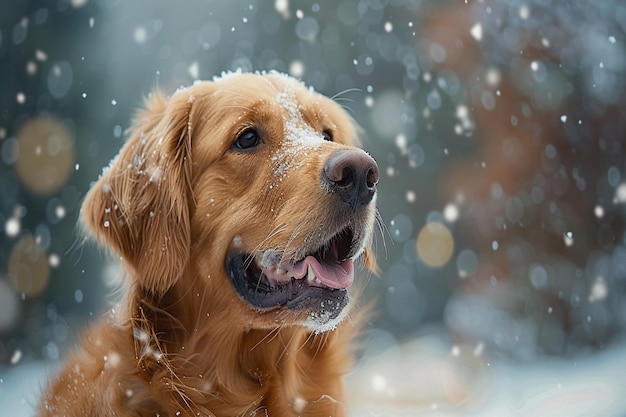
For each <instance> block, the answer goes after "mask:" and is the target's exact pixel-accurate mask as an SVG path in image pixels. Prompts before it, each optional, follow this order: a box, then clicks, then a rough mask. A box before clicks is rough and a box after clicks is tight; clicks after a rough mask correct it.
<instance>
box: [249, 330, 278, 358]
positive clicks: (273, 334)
mask: <svg viewBox="0 0 626 417" xmlns="http://www.w3.org/2000/svg"><path fill="white" fill-rule="evenodd" d="M279 332H280V327H274V328H273V329H272V330H270V331H269V332H267V334H266V335H265V336H263V337H262V338H261V340H259V341H258V342H256V343H255V344H254V346H252V347H251V348H250V350H249V351H250V352H252V351H253V350H254V349H256V348H257V347H259V346H260V345H261V344H262V343H263V342H265V341H267V342H271V341H272V340H274V338H275V337H276V336H278V333H279Z"/></svg>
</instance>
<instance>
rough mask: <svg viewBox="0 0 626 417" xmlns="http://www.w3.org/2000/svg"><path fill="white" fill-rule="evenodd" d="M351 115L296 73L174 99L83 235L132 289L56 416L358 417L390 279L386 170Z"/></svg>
mask: <svg viewBox="0 0 626 417" xmlns="http://www.w3.org/2000/svg"><path fill="white" fill-rule="evenodd" d="M357 133H358V128H357V127H356V126H355V124H354V123H353V121H352V119H351V118H350V117H349V116H347V114H346V113H345V112H344V110H343V109H342V108H341V107H340V106H339V105H337V104H336V103H335V102H334V101H332V100H331V99H329V98H326V97H324V96H322V95H320V94H318V93H316V92H314V91H313V90H311V89H308V88H306V87H305V86H304V85H303V84H302V83H301V82H300V81H297V80H295V79H293V78H290V77H289V76H286V75H282V74H278V73H267V74H224V75H223V76H222V77H220V78H217V79H215V80H213V81H209V82H199V83H196V84H194V85H193V86H191V87H189V88H186V89H182V90H179V91H177V92H176V93H175V94H174V95H173V96H172V97H171V98H170V99H169V100H167V99H165V97H164V96H163V94H161V93H159V92H156V93H154V94H153V95H152V97H151V98H150V99H148V100H147V103H146V109H145V110H144V111H142V112H140V113H139V114H138V116H137V117H136V120H135V122H134V125H133V128H132V131H131V134H130V138H129V140H128V142H127V143H126V144H125V145H124V147H123V148H122V149H121V151H120V153H119V155H118V156H117V157H116V158H115V159H114V160H113V161H112V163H111V165H110V167H109V168H108V169H107V170H105V171H104V173H103V174H102V176H101V177H100V178H99V180H98V181H97V182H96V183H95V185H94V186H93V187H92V189H91V190H90V191H89V193H88V194H87V196H86V199H85V201H84V204H83V207H82V214H81V215H82V220H83V223H84V224H85V226H86V227H87V228H88V229H89V230H90V231H91V232H92V233H93V235H95V237H96V238H97V239H98V240H99V241H100V242H103V243H104V244H105V245H106V246H108V247H109V248H110V249H112V251H113V252H114V253H115V254H116V255H117V256H119V259H120V260H121V261H122V263H123V265H124V266H125V269H126V270H127V276H126V277H125V280H124V297H123V300H122V301H121V303H120V305H119V306H118V307H117V308H116V309H115V310H113V312H112V313H111V314H110V315H108V316H106V317H105V318H103V319H102V320H101V321H100V322H99V323H98V324H96V325H93V326H91V327H90V328H88V329H87V331H86V334H85V335H84V336H83V338H82V344H81V347H80V349H79V350H77V351H76V352H74V353H73V354H71V355H70V356H69V357H68V358H67V359H66V362H65V364H64V366H63V367H62V369H61V370H60V373H59V374H58V376H56V378H55V379H54V380H53V381H51V382H50V384H49V386H48V387H47V389H46V390H45V392H44V394H43V397H42V400H41V403H40V406H39V414H40V415H44V416H254V415H257V416H259V415H262V416H265V415H270V416H272V417H280V416H296V415H298V416H342V415H345V413H346V411H345V404H344V403H345V401H344V397H343V393H342V376H343V375H344V374H345V373H346V372H347V371H348V370H349V367H350V364H351V349H350V347H351V340H352V338H353V335H354V333H355V330H354V328H355V326H354V324H353V323H352V322H351V320H345V321H344V318H345V317H346V316H347V315H348V311H349V307H348V299H349V297H348V292H347V288H348V287H349V286H350V285H351V284H352V282H353V279H354V269H355V267H354V264H355V261H357V260H360V261H361V262H362V264H364V265H365V266H366V267H368V268H370V269H372V268H374V260H373V257H372V251H371V237H372V229H373V227H374V221H375V213H376V209H375V199H376V198H375V197H376V184H377V182H378V179H379V173H378V167H377V165H376V162H375V161H374V160H373V159H372V158H371V157H370V156H369V155H368V154H367V153H365V152H364V151H363V150H361V149H358V148H356V147H354V146H355V144H356V141H357Z"/></svg>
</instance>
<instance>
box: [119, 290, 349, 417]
mask: <svg viewBox="0 0 626 417" xmlns="http://www.w3.org/2000/svg"><path fill="white" fill-rule="evenodd" d="M205 290H206V288H205V287H204V286H203V285H202V283H201V282H199V281H196V283H195V284H194V285H192V286H191V287H190V288H182V287H181V286H174V287H173V288H172V289H171V290H170V291H168V293H167V294H165V295H164V296H162V297H155V296H152V295H150V294H148V293H146V292H145V291H141V290H140V289H137V290H136V291H135V296H134V297H133V298H132V299H131V300H130V305H129V307H130V311H131V312H132V319H131V323H132V327H133V337H134V343H135V349H136V352H137V356H138V358H139V359H140V360H139V368H140V369H141V370H142V371H143V372H142V377H143V378H144V379H145V380H146V381H150V384H151V385H152V389H155V388H157V387H155V381H160V383H161V384H164V385H163V386H162V387H161V388H160V389H157V390H156V392H155V394H157V395H159V396H160V397H161V396H166V395H167V393H168V392H169V394H170V395H171V400H170V401H171V402H175V403H178V404H177V405H180V406H181V407H188V408H189V410H190V411H191V410H193V411H196V410H197V412H201V413H202V412H210V413H213V414H215V415H247V414H250V415H254V414H255V413H254V411H255V410H268V411H269V410H271V409H273V408H280V409H283V410H285V411H292V412H293V413H294V415H296V414H300V415H321V414H319V413H320V412H321V413H325V414H326V415H342V411H341V410H343V408H344V406H343V405H342V404H337V403H336V401H335V398H342V397H343V395H341V391H342V377H343V375H344V374H345V373H346V372H347V371H348V370H349V368H350V365H351V357H350V353H349V351H350V349H349V346H348V345H349V344H350V342H351V339H352V334H353V333H354V330H351V329H344V328H342V327H351V326H340V328H339V329H337V330H335V331H333V332H328V333H323V334H314V333H313V332H312V331H311V330H309V329H306V328H304V327H301V326H291V327H276V328H274V329H253V328H249V326H248V327H247V326H246V325H245V324H244V323H240V324H239V326H238V327H237V326H233V324H232V323H237V320H233V318H232V317H224V316H223V314H225V313H222V312H226V311H232V310H231V309H225V308H221V306H220V305H206V304H205V303H204V302H203V299H204V297H203V294H204V291H205ZM222 302H231V301H229V300H223V301H222ZM190 312H194V313H196V314H195V315H194V316H190V315H189V314H190ZM174 370H175V371H174ZM329 375H330V377H329ZM322 376H323V377H322ZM156 385H158V384H156ZM158 391H161V392H160V393H159V392H158ZM181 393H184V395H183V394H181ZM190 393H193V394H194V395H191V396H190ZM161 398H163V397H161ZM327 411H328V412H327ZM269 414H270V415H272V413H271V412H270V413H269Z"/></svg>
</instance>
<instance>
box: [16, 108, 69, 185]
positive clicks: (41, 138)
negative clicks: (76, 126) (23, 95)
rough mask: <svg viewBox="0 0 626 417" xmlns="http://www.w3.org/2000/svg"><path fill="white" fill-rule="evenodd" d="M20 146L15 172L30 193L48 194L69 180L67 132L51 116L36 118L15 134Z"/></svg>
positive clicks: (61, 124) (63, 126) (60, 123)
mask: <svg viewBox="0 0 626 417" xmlns="http://www.w3.org/2000/svg"><path fill="white" fill-rule="evenodd" d="M17 140H18V145H19V148H18V149H19V150H18V155H17V160H16V161H15V171H16V172H17V175H18V177H19V179H20V181H21V182H22V184H23V185H24V186H25V187H26V188H28V189H29V190H30V191H31V192H33V193H35V194H39V195H50V194H53V193H55V192H56V191H58V190H59V189H60V188H61V187H62V186H63V185H64V184H65V182H66V181H67V179H68V178H69V176H70V174H71V172H72V167H73V166H74V141H73V139H72V135H71V133H70V131H69V130H68V129H67V127H65V125H64V124H63V123H62V122H60V121H59V120H57V119H55V118H53V117H51V116H36V117H33V118H31V119H29V120H28V121H26V122H25V123H24V124H23V125H22V127H21V128H20V130H19V131H18V132H17Z"/></svg>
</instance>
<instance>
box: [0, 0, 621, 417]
mask: <svg viewBox="0 0 626 417" xmlns="http://www.w3.org/2000/svg"><path fill="white" fill-rule="evenodd" d="M625 41H626V3H624V2H623V1H620V0H603V1H597V2H596V1H591V0H588V1H582V0H571V1H557V0H524V1H521V0H454V1H434V0H431V1H428V0H341V1H337V2H335V1H322V0H320V1H318V2H313V1H296V0H275V1H274V0H271V1H260V0H246V1H239V0H236V1H217V0H186V1H175V0H152V1H139V0H137V1H121V0H34V1H24V0H16V1H12V2H3V4H2V5H0V80H1V81H0V196H1V197H0V404H2V407H3V410H4V411H7V412H8V413H9V414H7V415H32V414H33V411H32V407H33V404H36V401H37V397H38V394H39V392H40V387H41V385H42V384H43V383H44V381H45V378H46V374H47V372H50V371H54V368H55V365H56V364H57V363H58V361H59V360H60V359H62V358H63V357H64V355H66V354H67V352H68V350H69V349H70V347H71V346H72V345H73V343H74V342H75V340H76V336H77V334H79V333H80V331H81V329H82V328H83V326H85V325H87V324H88V323H90V321H91V320H93V319H94V318H96V317H98V316H100V315H102V314H103V313H104V312H105V311H106V310H107V309H109V308H111V304H110V302H111V297H110V296H109V294H110V292H111V289H110V286H108V285H107V282H108V281H110V280H111V278H112V277H115V276H116V275H117V274H118V266H117V265H116V264H115V263H114V262H112V261H111V260H110V259H109V258H107V256H106V254H105V253H104V251H101V250H98V249H97V248H95V247H94V245H92V244H83V239H82V237H81V235H80V233H79V231H78V229H77V227H76V224H77V218H78V214H79V209H80V204H81V201H82V198H83V196H84V195H85V193H86V191H87V190H88V189H89V186H90V184H91V183H92V182H93V181H94V180H95V179H97V177H98V175H99V174H100V172H101V170H102V167H104V166H106V165H107V164H108V162H109V161H110V160H111V158H112V157H113V156H114V155H115V154H116V152H117V150H118V149H119V148H120V146H121V145H122V144H123V142H124V140H125V129H126V128H127V127H128V126H129V122H130V118H131V117H132V114H133V112H134V110H135V109H136V108H137V106H139V105H141V103H142V98H143V97H145V96H146V95H147V94H149V92H150V91H151V90H152V89H153V88H154V87H155V86H159V87H161V88H162V89H163V90H165V91H166V92H167V93H173V92H174V91H175V90H176V88H178V87H179V86H184V85H189V84H191V83H192V82H193V81H194V80H196V79H211V78H212V77H213V76H216V75H219V74H220V73H221V72H222V71H224V70H242V71H256V70H270V69H275V70H278V71H282V72H286V73H289V74H291V75H293V76H296V77H299V78H301V79H302V80H304V81H305V82H306V83H307V84H309V85H311V86H313V87H314V88H315V89H316V90H317V91H319V92H321V93H323V94H325V95H328V96H334V97H335V100H337V101H338V102H339V103H341V104H342V105H343V106H345V107H346V108H347V109H348V111H349V112H350V113H351V114H352V115H353V116H354V118H355V119H356V120H357V121H358V122H359V123H360V124H361V125H362V126H363V127H364V129H365V131H366V132H367V134H366V139H365V144H364V145H365V148H366V149H367V150H368V151H369V152H370V153H371V154H372V155H373V156H374V157H375V158H376V160H377V161H378V163H379V166H380V167H381V173H382V178H381V182H380V187H379V198H378V203H379V209H380V213H381V215H382V217H383V219H384V224H385V230H383V231H382V232H381V233H379V234H378V235H377V236H376V241H377V255H378V261H379V265H380V268H381V271H382V273H381V276H380V278H376V277H371V276H367V275H366V274H362V276H361V281H362V282H365V283H366V286H365V289H366V297H365V298H367V299H372V298H376V299H377V304H376V311H377V314H375V316H374V318H373V319H372V320H371V322H370V323H369V325H368V328H367V330H368V332H367V334H366V335H365V338H364V350H363V352H362V354H361V359H360V362H359V364H358V366H357V369H356V371H355V373H354V375H352V376H351V378H350V379H349V387H350V388H349V393H350V398H351V407H352V409H353V415H355V416H357V415H358V416H365V415H372V416H378V415H381V416H382V415H411V416H412V415H420V416H421V415H424V416H457V415H458V416H460V415H463V416H468V415H469V416H491V415H493V416H509V415H510V416H531V415H532V416H545V415H550V416H560V415H563V416H602V417H606V416H616V417H617V416H625V415H626V380H624V379H623V378H622V377H620V375H619V371H618V370H619V369H623V368H624V366H625V365H626V341H625V340H624V336H625V328H626V294H625V291H624V289H625V286H626V236H625V235H624V231H625V228H626V206H625V205H626V153H625V151H626V148H625V144H624V141H625V140H626V91H625V90H626V47H625V43H624V42H625ZM4 411H3V412H4Z"/></svg>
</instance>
